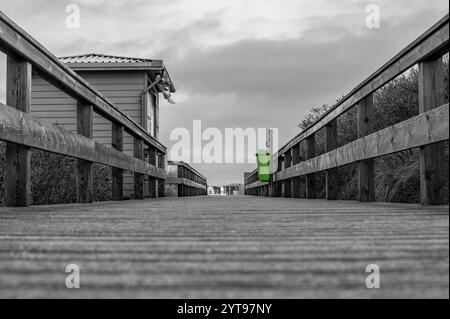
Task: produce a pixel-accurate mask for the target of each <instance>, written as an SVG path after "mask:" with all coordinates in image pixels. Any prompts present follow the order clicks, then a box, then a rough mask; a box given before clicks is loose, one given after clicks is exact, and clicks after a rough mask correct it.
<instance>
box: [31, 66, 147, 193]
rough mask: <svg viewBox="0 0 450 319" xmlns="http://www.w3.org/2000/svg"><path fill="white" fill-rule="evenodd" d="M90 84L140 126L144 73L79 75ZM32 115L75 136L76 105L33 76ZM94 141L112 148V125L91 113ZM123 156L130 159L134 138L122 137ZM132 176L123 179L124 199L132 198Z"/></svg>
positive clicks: (124, 72)
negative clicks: (127, 156)
mask: <svg viewBox="0 0 450 319" xmlns="http://www.w3.org/2000/svg"><path fill="white" fill-rule="evenodd" d="M78 73H79V75H81V76H82V77H83V78H84V79H85V80H86V81H87V82H89V84H91V85H92V86H94V87H95V88H96V89H97V90H98V91H99V92H100V93H102V94H103V95H104V96H105V97H106V98H108V99H109V100H110V101H111V102H112V103H114V105H115V106H117V107H118V108H119V109H121V110H122V111H124V112H125V113H126V114H127V115H128V116H130V117H131V118H132V119H133V121H135V122H136V123H138V124H140V125H143V123H142V102H141V96H140V94H141V92H142V91H143V90H144V89H145V87H146V82H145V81H146V77H145V76H144V75H145V73H144V72H142V71H116V72H115V71H89V72H78ZM31 113H32V115H33V116H35V117H36V118H41V119H43V120H45V121H47V122H50V123H51V124H58V125H61V126H63V127H64V128H65V129H66V130H69V131H72V132H76V130H77V128H76V114H77V110H76V101H75V99H73V98H71V97H70V96H68V95H67V94H65V93H64V92H62V91H60V90H59V89H57V88H55V87H54V86H52V85H51V84H49V83H48V82H47V81H45V80H43V79H41V78H39V77H37V76H33V82H32V94H31ZM94 140H95V141H97V142H99V143H102V144H104V145H107V146H111V122H109V121H108V120H106V119H104V118H102V117H101V116H100V115H98V114H96V113H95V112H94ZM124 152H125V153H127V154H129V155H133V154H134V146H133V138H132V136H131V135H129V134H128V133H126V132H125V133H124ZM133 185H134V182H133V176H132V175H131V174H125V176H124V196H126V197H127V196H130V197H131V196H132V194H133V188H134V186H133Z"/></svg>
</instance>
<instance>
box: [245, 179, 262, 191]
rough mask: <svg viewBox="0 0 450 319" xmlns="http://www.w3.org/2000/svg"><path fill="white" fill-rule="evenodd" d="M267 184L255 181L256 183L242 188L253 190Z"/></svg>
mask: <svg viewBox="0 0 450 319" xmlns="http://www.w3.org/2000/svg"><path fill="white" fill-rule="evenodd" d="M267 184H268V183H267V182H260V181H256V182H253V183H250V184H246V185H244V188H245V189H252V188H255V187H261V186H265V185H267Z"/></svg>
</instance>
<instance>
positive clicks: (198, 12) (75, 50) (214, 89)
mask: <svg viewBox="0 0 450 319" xmlns="http://www.w3.org/2000/svg"><path fill="white" fill-rule="evenodd" d="M71 3H75V4H78V5H79V7H80V10H81V21H80V22H81V28H80V29H68V28H66V26H65V19H66V16H67V14H66V13H65V8H66V6H67V5H68V4H71ZM370 3H374V4H377V5H379V7H380V13H381V16H380V17H381V21H380V28H378V29H369V28H367V27H366V25H365V20H366V16H367V13H366V12H365V9H366V6H367V5H368V4H370ZM0 10H2V11H3V12H4V13H5V14H6V15H8V16H9V17H10V18H11V19H13V20H14V21H15V22H16V23H18V24H19V25H20V26H21V27H22V28H24V29H25V30H26V31H28V33H30V34H31V35H32V36H33V37H34V38H36V39H37V40H38V41H39V42H41V43H42V44H43V45H45V46H46V47H47V48H48V49H49V50H50V51H51V52H53V53H54V54H55V55H57V56H64V55H74V54H82V53H92V52H95V53H104V54H113V55H114V54H115V55H124V56H135V57H143V58H154V59H163V60H164V62H165V64H166V66H167V68H168V70H169V73H170V74H171V77H172V80H173V81H174V83H175V86H176V88H177V92H176V93H175V94H174V100H175V102H176V104H175V105H170V104H167V103H165V102H162V103H161V114H160V116H161V119H160V122H161V124H160V128H161V134H160V135H161V140H162V142H163V143H164V144H165V145H167V146H168V148H170V146H171V145H172V144H173V143H174V142H170V141H169V135H170V132H171V130H172V129H173V128H175V127H185V128H188V129H190V130H191V128H192V120H193V119H201V120H202V126H203V128H206V127H217V128H219V129H220V130H221V131H222V132H223V131H224V128H225V127H231V128H233V127H242V128H247V127H254V128H259V127H277V128H279V143H280V145H281V144H283V143H285V142H286V141H287V140H288V139H289V138H291V137H292V136H293V135H294V134H296V133H297V132H298V127H297V124H298V123H299V122H300V120H301V118H302V116H303V115H304V114H305V112H307V111H308V110H309V109H310V108H311V107H312V106H318V105H322V104H324V103H327V104H333V103H334V102H335V100H336V99H337V98H339V97H340V96H342V95H344V94H346V93H348V92H349V91H350V90H351V89H352V88H353V87H354V86H355V85H357V84H358V83H359V82H360V81H362V80H363V79H364V78H365V77H367V76H368V75H369V74H370V73H372V72H373V71H375V69H377V68H378V67H379V66H381V65H382V64H383V63H384V62H386V61H387V60H388V59H389V58H390V57H392V56H393V55H394V54H395V53H397V52H398V51H399V50H401V49H402V48H403V47H404V46H406V45H407V44H408V43H409V42H411V41H412V40H414V39H415V38H416V37H417V36H419V35H420V34H421V33H422V32H423V31H425V30H426V29H427V28H429V27H430V26H431V25H432V24H433V23H435V22H436V21H437V20H438V19H440V18H441V17H443V16H444V15H445V14H446V13H447V12H448V1H447V0H395V1H394V0H390V1H357V0H339V1H337V0H335V1H331V0H329V1H323V0H283V1H280V0H277V1H275V0H264V1H262V0H220V1H219V0H170V1H161V0H158V1H153V0H112V1H111V0H109V1H107V0H78V1H61V0H33V1H30V0H28V1H24V0H15V1H11V0H0ZM4 69H5V67H4V58H3V57H2V58H0V74H2V78H1V80H0V81H1V82H4V80H3V75H4ZM0 87H1V90H0V98H1V100H2V101H3V100H4V83H1V85H0ZM193 166H195V167H196V168H198V169H199V170H200V171H202V172H204V173H205V175H206V176H207V178H208V180H209V184H224V183H228V182H242V180H243V172H244V171H249V170H252V169H253V168H254V167H255V166H254V165H252V164H235V165H230V164H209V165H207V164H196V165H193Z"/></svg>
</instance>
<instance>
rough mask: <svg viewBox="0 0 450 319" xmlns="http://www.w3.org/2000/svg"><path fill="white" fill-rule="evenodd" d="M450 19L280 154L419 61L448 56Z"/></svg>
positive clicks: (387, 66)
mask: <svg viewBox="0 0 450 319" xmlns="http://www.w3.org/2000/svg"><path fill="white" fill-rule="evenodd" d="M448 24H449V15H448V14H447V15H446V16H445V17H443V18H442V19H440V20H439V21H438V22H437V23H435V24H434V25H433V26H432V27H431V28H430V29H428V30H427V31H425V32H424V33H423V34H422V35H421V36H419V37H418V38H417V39H416V40H414V41H413V42H412V43H410V44H409V45H408V46H406V47H405V48H404V49H403V50H401V51H400V52H399V53H398V54H396V55H395V56H394V57H393V58H392V59H390V60H389V61H388V62H387V63H385V64H384V65H383V66H382V67H381V68H379V69H378V70H377V71H375V72H374V73H372V75H370V76H369V77H368V78H366V79H365V80H364V81H363V82H361V83H360V84H359V85H358V86H356V87H355V88H354V89H353V90H351V91H350V93H348V94H347V95H345V96H344V97H343V98H342V99H341V100H340V101H339V102H338V103H336V104H335V105H334V106H333V107H332V108H330V109H329V110H328V111H327V112H326V113H324V114H323V115H322V116H321V117H320V118H319V119H318V120H317V121H315V122H314V123H312V124H311V125H310V126H309V127H307V128H306V129H304V130H303V131H302V132H300V133H299V134H297V135H296V136H294V137H293V138H292V139H291V140H289V141H288V142H287V143H286V144H285V145H283V146H282V147H280V149H279V150H278V152H277V155H276V156H278V154H283V153H284V152H286V150H287V149H289V148H291V147H292V146H293V145H295V144H297V143H299V142H300V141H302V140H304V139H306V138H307V137H308V136H310V135H311V134H313V133H315V132H317V131H318V130H320V129H321V128H323V127H325V125H327V124H328V123H330V122H331V121H332V120H334V119H336V118H337V117H338V116H340V115H342V114H343V113H345V112H346V111H347V110H349V109H350V108H351V107H353V106H354V105H355V104H356V103H358V102H359V101H360V100H362V99H363V98H364V97H366V96H368V95H369V94H371V93H373V92H375V91H376V90H377V89H379V88H380V87H382V86H383V85H385V84H386V83H388V82H389V81H391V80H392V79H394V78H395V77H396V76H398V75H400V74H402V73H403V72H405V71H406V70H408V69H409V68H410V67H412V66H413V65H415V64H417V63H418V62H419V61H422V60H425V59H427V58H428V57H430V56H432V55H443V54H444V53H446V52H448V45H449V26H448Z"/></svg>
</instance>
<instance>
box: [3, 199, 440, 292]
mask: <svg viewBox="0 0 450 319" xmlns="http://www.w3.org/2000/svg"><path fill="white" fill-rule="evenodd" d="M69 263H76V264H78V265H79V266H80V271H81V281H80V284H81V288H80V289H78V290H76V289H73V290H69V289H67V288H66V287H65V278H66V276H67V274H66V273H65V267H66V265H67V264H69ZM372 263H376V264H378V265H379V266H380V272H381V286H380V289H372V290H369V289H367V288H366V287H365V278H366V276H367V273H365V267H366V266H367V265H368V264H372ZM0 297H1V298H7V297H8V298H9V297H20V298H26V297H30V298H37V297H50V298H57V297H64V298H78V297H81V298H88V297H96V298H108V297H113V298H116V297H124V298H131V297H142V298H161V297H167V298H174V297H178V298H422V297H423V298H448V297H449V218H448V206H431V207H423V206H420V205H414V204H413V205H409V204H386V203H358V202H353V201H332V202H330V201H326V200H304V199H290V198H262V197H252V196H245V197H223V196H205V197H189V198H170V199H168V198H160V199H146V200H140V201H137V200H132V201H120V202H107V203H94V204H91V205H83V206H79V205H54V206H36V207H29V208H0Z"/></svg>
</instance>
